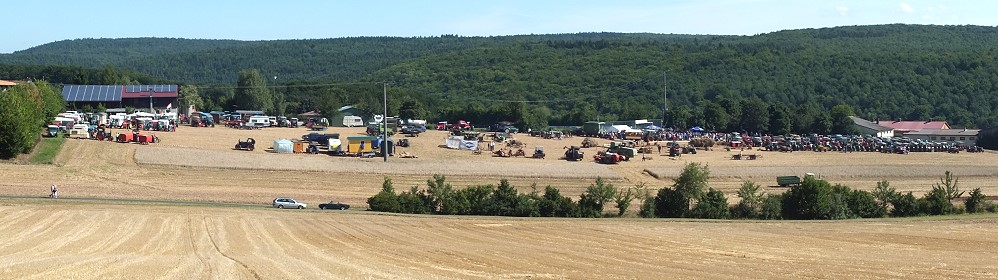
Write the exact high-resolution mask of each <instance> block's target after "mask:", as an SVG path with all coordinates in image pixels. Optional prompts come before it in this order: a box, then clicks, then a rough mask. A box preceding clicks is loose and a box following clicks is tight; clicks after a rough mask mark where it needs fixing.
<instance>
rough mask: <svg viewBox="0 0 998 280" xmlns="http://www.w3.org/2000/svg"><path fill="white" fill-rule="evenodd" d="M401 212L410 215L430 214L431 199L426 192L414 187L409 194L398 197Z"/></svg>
mask: <svg viewBox="0 0 998 280" xmlns="http://www.w3.org/2000/svg"><path fill="white" fill-rule="evenodd" d="M398 201H399V212H401V213H409V214H429V213H431V212H432V211H431V209H430V198H429V196H427V195H426V193H425V192H423V191H421V190H419V189H418V188H416V187H412V189H410V190H409V191H408V192H403V193H400V194H399V195H398Z"/></svg>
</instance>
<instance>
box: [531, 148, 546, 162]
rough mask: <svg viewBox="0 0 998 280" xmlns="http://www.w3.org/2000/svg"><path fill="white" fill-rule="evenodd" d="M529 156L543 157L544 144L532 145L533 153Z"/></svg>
mask: <svg viewBox="0 0 998 280" xmlns="http://www.w3.org/2000/svg"><path fill="white" fill-rule="evenodd" d="M530 157H531V158H539V159H543V158H544V146H537V147H534V154H533V155H531V156H530Z"/></svg>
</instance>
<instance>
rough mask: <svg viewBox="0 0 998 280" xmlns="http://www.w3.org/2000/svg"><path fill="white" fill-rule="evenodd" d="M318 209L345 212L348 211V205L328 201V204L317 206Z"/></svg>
mask: <svg viewBox="0 0 998 280" xmlns="http://www.w3.org/2000/svg"><path fill="white" fill-rule="evenodd" d="M319 209H328V210H336V209H339V210H347V209H350V204H344V203H340V202H338V201H335V200H333V201H330V202H329V203H323V204H319Z"/></svg>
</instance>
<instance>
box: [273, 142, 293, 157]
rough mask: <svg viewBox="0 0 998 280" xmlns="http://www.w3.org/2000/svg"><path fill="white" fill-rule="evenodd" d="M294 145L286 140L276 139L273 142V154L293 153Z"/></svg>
mask: <svg viewBox="0 0 998 280" xmlns="http://www.w3.org/2000/svg"><path fill="white" fill-rule="evenodd" d="M294 148H295V144H294V142H291V140H287V139H277V140H274V152H275V153H279V154H290V153H294Z"/></svg>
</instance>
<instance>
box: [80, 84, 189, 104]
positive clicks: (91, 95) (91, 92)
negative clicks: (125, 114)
mask: <svg viewBox="0 0 998 280" xmlns="http://www.w3.org/2000/svg"><path fill="white" fill-rule="evenodd" d="M150 89H152V91H153V93H154V95H155V97H157V98H158V97H176V96H177V85H127V86H121V85H64V86H63V87H62V97H63V98H65V99H66V101H69V102H119V101H121V98H122V97H123V96H122V95H126V97H137V96H138V94H139V93H145V94H146V95H145V96H148V92H149V90H150Z"/></svg>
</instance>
